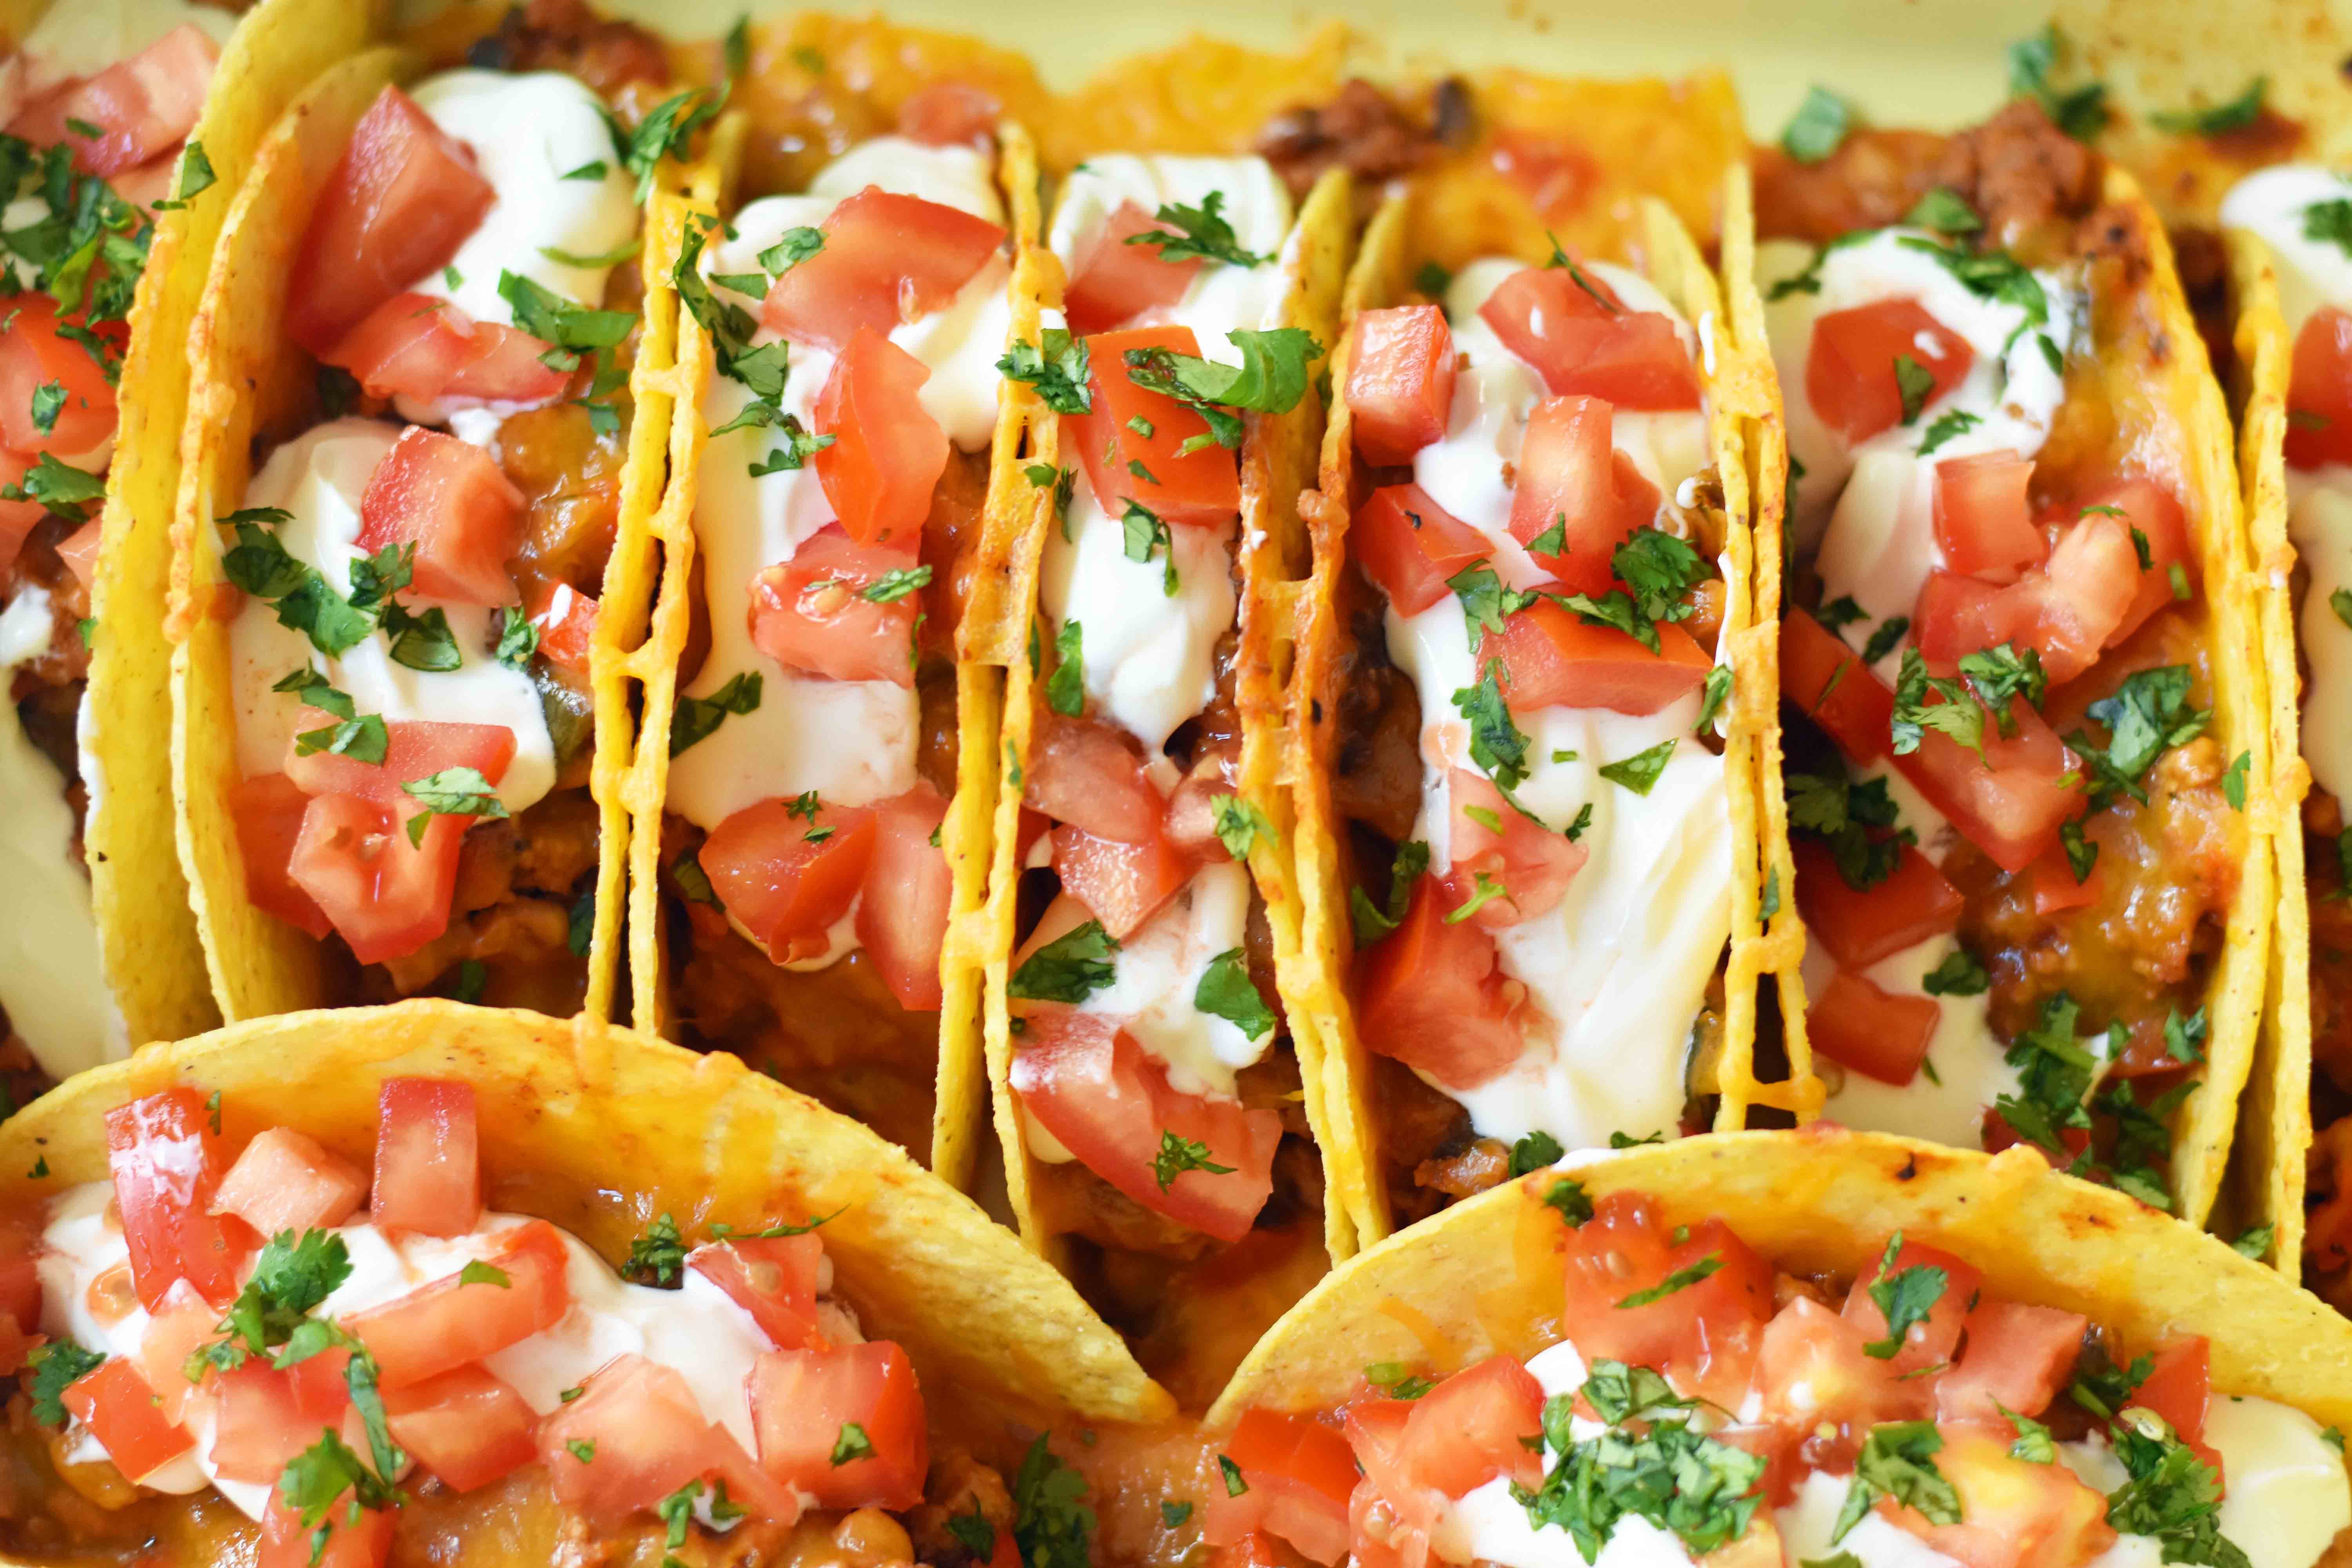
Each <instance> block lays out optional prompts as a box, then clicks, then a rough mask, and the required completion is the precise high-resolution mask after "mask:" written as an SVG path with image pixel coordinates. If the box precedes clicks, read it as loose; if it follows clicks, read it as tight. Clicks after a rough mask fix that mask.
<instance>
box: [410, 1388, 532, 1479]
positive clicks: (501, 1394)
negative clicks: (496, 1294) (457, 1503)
mask: <svg viewBox="0 0 2352 1568" xmlns="http://www.w3.org/2000/svg"><path fill="white" fill-rule="evenodd" d="M383 1408H384V1415H385V1416H386V1424H387V1425H388V1426H390V1427H391V1428H392V1440H393V1441H394V1442H395V1443H397V1444H399V1445H400V1446H401V1447H403V1448H404V1449H406V1450H407V1452H408V1454H409V1456H410V1458H414V1459H415V1461H416V1462H417V1463H418V1464H420V1465H422V1466H424V1467H425V1468H426V1469H427V1470H429V1471H431V1472H432V1473H433V1475H434V1476H435V1477H436V1479H438V1480H439V1481H440V1482H441V1484H442V1485H443V1486H445V1487H447V1488H448V1489H450V1490H452V1491H458V1492H469V1491H472V1490H474V1489H476V1488H478V1487H486V1486H488V1485H489V1484H490V1483H491V1482H492V1481H494V1480H497V1479H499V1477H501V1476H504V1475H507V1474H509V1473H510V1472H512V1471H515V1470H518V1469H520V1468H522V1467H523V1466H525V1465H528V1464H530V1462H531V1460H532V1459H534V1458H538V1455H539V1444H538V1441H537V1436H538V1430H539V1416H538V1415H537V1414H536V1413H535V1412H534V1411H533V1410H532V1409H531V1407H530V1405H528V1404H527V1403H525V1402H524V1400H523V1396H522V1395H521V1394H517V1393H516V1392H515V1391H514V1390H513V1389H512V1388H511V1387H509V1385H508V1384H504V1383H502V1382H500V1381H499V1379H498V1378H496V1377H494V1376H492V1375H491V1374H490V1373H488V1371H486V1370H485V1369H483V1368H482V1367H479V1366H461V1367H458V1368H456V1369H455V1370H453V1371H450V1372H445V1373H442V1374H441V1375H440V1376H438V1377H430V1378H427V1379H425V1381H424V1382H423V1383H416V1384H410V1385H409V1386H407V1387H406V1388H395V1389H394V1390H392V1391H391V1392H390V1393H388V1394H385V1395H384V1399H383Z"/></svg>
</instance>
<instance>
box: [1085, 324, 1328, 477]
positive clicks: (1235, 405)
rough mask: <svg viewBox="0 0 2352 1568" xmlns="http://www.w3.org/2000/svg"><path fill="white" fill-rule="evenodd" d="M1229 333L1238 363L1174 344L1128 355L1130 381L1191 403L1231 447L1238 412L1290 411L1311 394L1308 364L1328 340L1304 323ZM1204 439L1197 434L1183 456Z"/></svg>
mask: <svg viewBox="0 0 2352 1568" xmlns="http://www.w3.org/2000/svg"><path fill="white" fill-rule="evenodd" d="M1227 335H1228V336H1229V337H1231V338H1232V339H1233V342H1234V347H1235V348H1237V349H1239V350H1240V351H1241V355H1242V363H1239V364H1237V365H1234V364H1225V363H1222V362H1220V361H1217V360H1209V359H1200V358H1196V357H1194V356H1193V355H1192V354H1180V353H1175V352H1174V351H1173V350H1171V349H1129V350H1128V351H1127V354H1126V360H1127V374H1128V379H1129V380H1130V381H1132V382H1134V383H1135V384H1136V385H1138V386H1139V387H1142V388H1143V389H1144V390H1146V391H1147V392H1157V393H1160V394H1161V395H1164V396H1168V397H1172V398H1174V399H1175V400H1176V401H1177V402H1179V403H1181V404H1183V405H1185V406H1186V407H1188V408H1191V409H1192V411H1193V412H1194V413H1196V414H1198V415H1200V416H1201V417H1202V419H1203V420H1205V421H1207V422H1208V426H1209V434H1210V436H1212V437H1214V438H1215V440H1216V443H1217V445H1218V446H1220V447H1224V448H1226V449H1227V450H1228V451H1231V450H1233V449H1234V448H1236V447H1240V445H1241V442H1242V422H1241V420H1240V419H1239V418H1238V417H1236V416H1235V415H1234V413H1233V412H1232V411H1233V410H1235V409H1240V410H1244V411H1247V412H1252V413H1258V414H1287V413H1289V412H1290V411H1291V410H1292V409H1293V408H1296V407H1297V406H1298V400H1299V399H1300V398H1302V397H1304V396H1306V395H1307V380H1308V377H1307V366H1308V365H1309V364H1311V363H1314V362H1315V361H1316V360H1318V359H1319V358H1321V357H1322V353H1323V345H1322V344H1321V343H1319V342H1317V341H1316V339H1315V334H1314V333H1312V332H1309V331H1307V330H1306V329H1305V328H1303V327H1276V328H1274V329H1272V330H1271V331H1262V332H1258V331H1235V332H1231V333H1228V334H1227ZM1202 444H1205V443H1203V442H1202V438H1201V437H1198V436H1195V437H1190V438H1189V439H1188V440H1187V441H1186V442H1185V444H1184V447H1181V448H1180V455H1181V452H1182V451H1185V450H1191V449H1193V448H1194V447H1196V445H1202Z"/></svg>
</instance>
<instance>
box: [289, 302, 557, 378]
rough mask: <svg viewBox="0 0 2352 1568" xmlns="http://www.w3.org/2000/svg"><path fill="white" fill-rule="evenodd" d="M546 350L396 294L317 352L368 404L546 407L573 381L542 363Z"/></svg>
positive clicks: (497, 326) (438, 305)
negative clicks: (463, 400) (451, 400)
mask: <svg viewBox="0 0 2352 1568" xmlns="http://www.w3.org/2000/svg"><path fill="white" fill-rule="evenodd" d="M549 349H550V345H549V344H548V343H547V342H544V341H542V340H541V339H539V338H535V337H532V336H531V335H530V333H529V332H525V331H517V330H516V329H515V328H513V327H509V326H508V325H506V324H505V323H504V322H502V321H476V320H474V319H473V318H472V317H471V316H468V315H467V314H466V312H465V311H463V310H459V309H457V306H455V305H452V304H450V303H449V302H448V301H447V300H436V299H435V298H434V297H433V296H432V295H430V294H400V295H395V296H394V297H393V298H392V299H389V300H385V301H384V302H383V304H381V305H378V306H377V307H376V308H375V309H374V310H371V311H369V312H368V314H367V315H366V316H365V317H364V318H363V319H362V320H361V321H359V322H358V323H357V324H356V325H354V326H353V327H352V329H351V331H348V332H345V333H344V334H342V335H341V337H339V338H337V339H335V340H334V341H333V342H331V343H330V344H329V345H328V346H327V347H325V348H323V349H320V351H318V357H319V359H320V361H321V362H322V363H327V364H331V365H339V366H341V368H342V369H344V370H347V371H350V372H351V373H352V376H353V377H354V378H355V379H357V381H358V382H359V384H360V386H361V388H362V390H363V391H365V392H366V393H367V394H368V395H369V396H371V397H413V398H416V399H418V400H420V401H422V402H426V403H430V402H433V401H435V400H436V399H439V398H443V397H475V398H481V399H484V400H485V401H489V402H499V403H545V402H546V401H548V400H549V399H550V398H552V397H559V396H561V395H562V393H563V388H564V385H565V384H566V383H567V382H569V381H570V380H571V374H570V373H569V372H568V371H562V370H558V369H556V368H555V367H554V366H552V365H551V364H549V363H546V361H545V360H544V359H543V358H542V357H541V356H543V355H544V354H546V353H548V352H549Z"/></svg>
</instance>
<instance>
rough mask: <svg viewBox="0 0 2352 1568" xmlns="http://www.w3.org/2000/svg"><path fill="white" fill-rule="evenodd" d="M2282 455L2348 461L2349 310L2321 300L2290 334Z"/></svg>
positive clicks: (2306, 464) (2304, 460)
mask: <svg viewBox="0 0 2352 1568" xmlns="http://www.w3.org/2000/svg"><path fill="white" fill-rule="evenodd" d="M2286 460H2287V461H2288V462H2290V463H2292V464H2294V466H2295V467H2296V468H2320V467H2323V466H2324V465H2326V464H2328V463H2352V315H2347V314H2346V313H2345V312H2344V311H2343V310H2341V309H2339V308H2338V307H2336V306H2334V305H2322V306H2321V307H2320V308H2319V309H2318V310H2314V311H2313V312H2312V313H2311V314H2310V316H2309V317H2308V318H2307V319H2305V321H2304V323H2303V330H2302V331H2299V332H2297V333H2295V335H2294V370H2293V372H2292V373H2291V374H2290V375H2289V376H2288V379H2287V388H2286Z"/></svg>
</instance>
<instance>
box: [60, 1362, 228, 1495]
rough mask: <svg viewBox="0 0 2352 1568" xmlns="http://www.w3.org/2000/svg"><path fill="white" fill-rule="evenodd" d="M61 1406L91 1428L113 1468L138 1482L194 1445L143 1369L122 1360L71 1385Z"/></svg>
mask: <svg viewBox="0 0 2352 1568" xmlns="http://www.w3.org/2000/svg"><path fill="white" fill-rule="evenodd" d="M183 1381H185V1380H183ZM58 1403H59V1404H61V1405H64V1406H65V1407H66V1409H67V1411H68V1413H69V1414H71V1415H72V1416H73V1417H74V1419H75V1420H77V1421H79V1422H80V1423H81V1424H82V1425H83V1426H87V1427H89V1434H90V1436H93V1437H95V1438H97V1439H98V1443H99V1447H102V1448H104V1449H105V1450H106V1457H107V1458H110V1459H111V1460H113V1461H114V1468H116V1469H118V1470H121V1472H122V1473H123V1475H124V1476H125V1477H127V1478H129V1479H131V1480H134V1481H135V1480H137V1479H139V1478H140V1477H142V1476H143V1475H146V1474H147V1473H148V1472H149V1471H151V1470H153V1469H154V1468H156V1467H158V1466H160V1465H165V1464H169V1463H170V1462H171V1461H172V1460H173V1459H176V1458H179V1457H180V1456H181V1455H182V1454H184V1453H186V1452H187V1451H188V1450H189V1449H190V1448H192V1447H194V1446H195V1441H194V1438H192V1437H190V1436H188V1434H187V1432H186V1431H185V1430H184V1429H183V1428H182V1427H180V1426H177V1425H176V1424H175V1423H173V1421H171V1420H170V1419H168V1418H167V1417H166V1416H165V1415H163V1410H162V1409H161V1408H160V1407H159V1405H158V1404H157V1401H156V1398H155V1391H154V1390H153V1389H152V1388H150V1387H148V1386H147V1380H146V1379H145V1378H143V1377H142V1376H140V1375H139V1369H138V1368H137V1367H136V1366H134V1365H132V1364H131V1363H130V1362H127V1361H124V1360H122V1359H121V1357H119V1356H118V1357H116V1358H114V1359H112V1360H110V1361H109V1362H107V1363H105V1364H103V1365H102V1366H100V1368H99V1369H98V1370H97V1371H95V1372H91V1373H84V1374H83V1375H82V1376H81V1377H80V1378H79V1379H77V1380H76V1381H75V1382H73V1383H72V1384H68V1386H67V1388H66V1391H65V1393H64V1394H62V1395H60V1396H59V1398H58Z"/></svg>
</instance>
